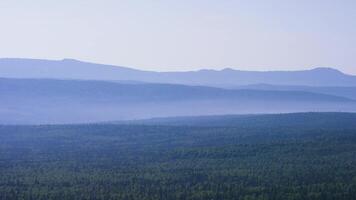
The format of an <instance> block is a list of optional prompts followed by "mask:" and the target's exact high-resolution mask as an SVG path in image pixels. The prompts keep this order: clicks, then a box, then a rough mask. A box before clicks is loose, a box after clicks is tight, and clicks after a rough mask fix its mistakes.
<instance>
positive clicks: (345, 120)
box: [116, 112, 356, 129]
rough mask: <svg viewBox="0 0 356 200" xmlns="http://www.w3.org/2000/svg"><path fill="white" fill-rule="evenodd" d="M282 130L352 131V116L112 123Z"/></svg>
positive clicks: (355, 117)
mask: <svg viewBox="0 0 356 200" xmlns="http://www.w3.org/2000/svg"><path fill="white" fill-rule="evenodd" d="M277 122H278V123H279V126H283V127H293V126H303V127H320V128H321V129H328V128H346V127H349V128H350V127H352V128H356V113H341V112H338V113H331V112H325V113H321V112H319V113H316V112H309V113H286V114H261V115H221V116H196V117H168V118H153V119H147V120H133V121H121V122H116V123H119V124H142V125H168V126H211V127H213V126H222V127H226V126H229V127H252V128H253V127H271V126H276V123H277Z"/></svg>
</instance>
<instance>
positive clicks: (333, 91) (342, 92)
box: [235, 84, 356, 100]
mask: <svg viewBox="0 0 356 200" xmlns="http://www.w3.org/2000/svg"><path fill="white" fill-rule="evenodd" d="M235 89H253V90H274V91H305V92H313V93H320V94H329V95H335V96H341V97H346V98H350V99H355V100H356V87H310V86H300V85H269V84H256V85H246V86H239V87H235Z"/></svg>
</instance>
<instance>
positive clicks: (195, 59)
mask: <svg viewBox="0 0 356 200" xmlns="http://www.w3.org/2000/svg"><path fill="white" fill-rule="evenodd" d="M0 26H1V28H0V45H1V46H0V57H25V58H46V59H62V58H75V59H80V60H86V61H93V62H99V63H107V64H115V65H121V66H130V67H135V68H139V69H145V70H150V69H153V70H159V71H172V70H179V71H182V70H195V69H201V68H211V69H222V68H225V67H232V68H235V69H242V70H298V69H308V68H313V67H334V68H337V69H340V70H342V71H344V72H347V73H353V74H356V1H354V0H244V1H243V0H235V1H229V0H215V1H213V0H190V1H188V0H176V1H170V0H165V1H160V0H155V1H153V0H141V1H138V0H127V1H120V0H75V1H73V0H61V1H58V0H1V1H0Z"/></svg>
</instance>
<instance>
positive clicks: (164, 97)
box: [0, 59, 356, 124]
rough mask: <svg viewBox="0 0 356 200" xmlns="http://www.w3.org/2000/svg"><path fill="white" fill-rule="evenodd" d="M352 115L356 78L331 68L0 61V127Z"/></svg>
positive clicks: (31, 60) (355, 96) (355, 106)
mask: <svg viewBox="0 0 356 200" xmlns="http://www.w3.org/2000/svg"><path fill="white" fill-rule="evenodd" d="M310 111H313V112H356V76H352V75H347V74H344V73H341V72H340V71H337V70H335V69H331V68H316V69H313V70H305V71H284V72H283V71H270V72H253V71H239V70H233V69H224V70H221V71H216V70H200V71H191V72H153V71H142V70H136V69H131V68H125V67H118V66H111V65H101V64H94V63H87V62H81V61H77V60H71V59H65V60H61V61H51V60H35V59H0V124H54V123H91V122H102V121H120V120H134V119H146V118H155V117H175V116H203V115H226V114H256V113H259V114H260V113H288V112H310Z"/></svg>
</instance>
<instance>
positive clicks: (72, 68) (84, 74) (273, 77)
mask: <svg viewBox="0 0 356 200" xmlns="http://www.w3.org/2000/svg"><path fill="white" fill-rule="evenodd" d="M0 77H4V78H49V79H82V80H103V81H120V80H130V81H142V82H150V83H171V84H186V85H205V86H215V87H233V86H240V85H249V84H262V83H265V84H273V85H305V86H356V76H354V75H348V74H345V73H343V72H341V71H339V70H336V69H333V68H327V67H318V68H314V69H310V70H300V71H243V70H236V69H232V68H225V69H222V70H209V69H202V70H197V71H178V72H156V71H145V70H138V69H133V68H129V67H122V66H115V65H106V64H96V63H91V62H83V61H79V60H75V59H63V60H40V59H16V58H2V59H0Z"/></svg>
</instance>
